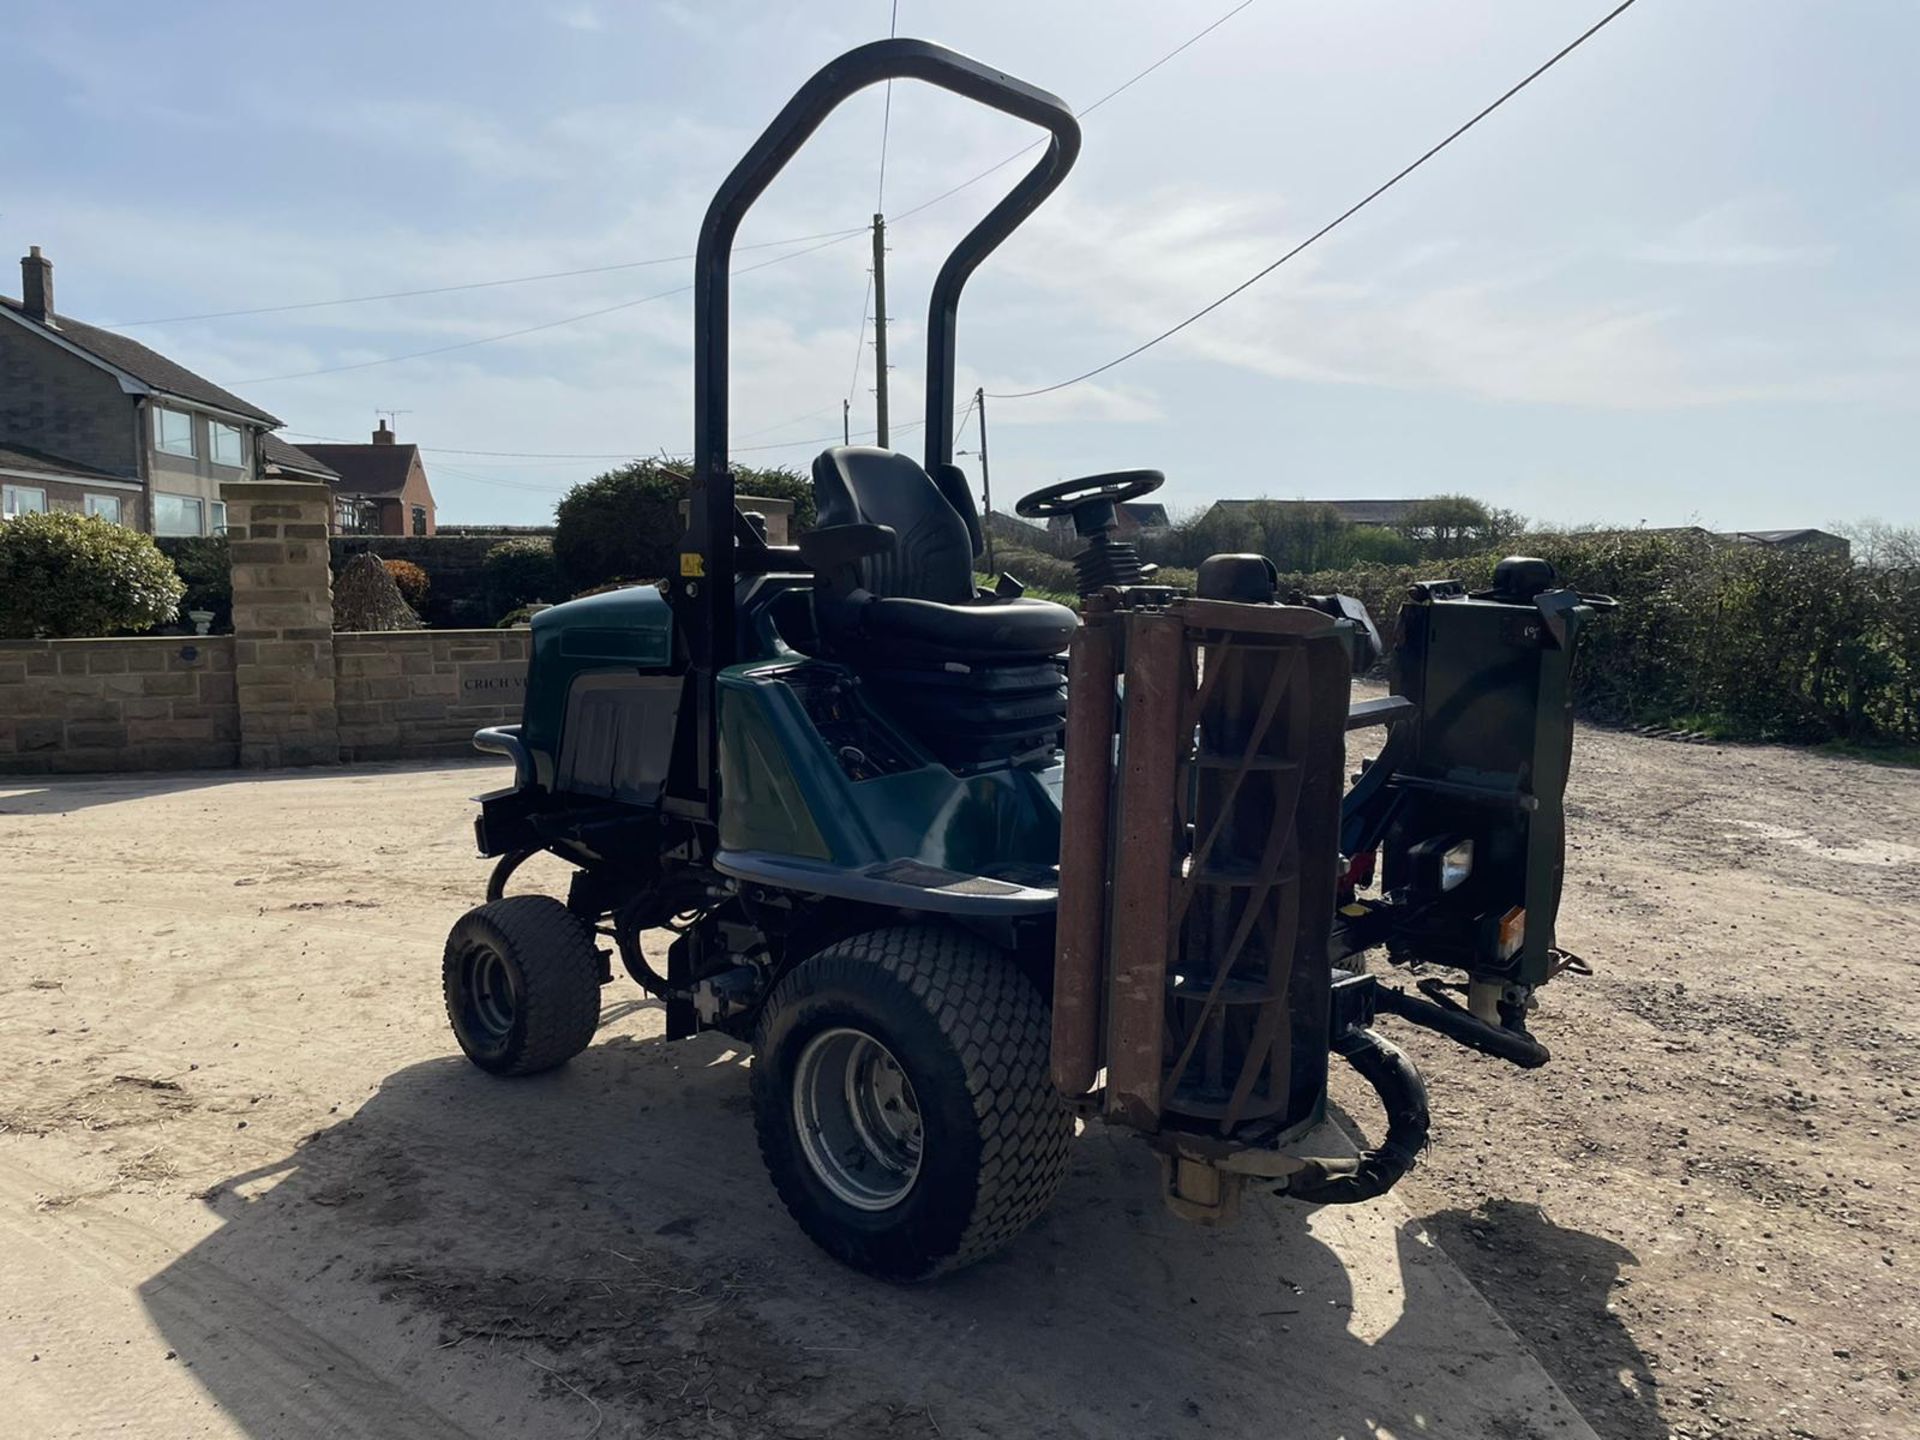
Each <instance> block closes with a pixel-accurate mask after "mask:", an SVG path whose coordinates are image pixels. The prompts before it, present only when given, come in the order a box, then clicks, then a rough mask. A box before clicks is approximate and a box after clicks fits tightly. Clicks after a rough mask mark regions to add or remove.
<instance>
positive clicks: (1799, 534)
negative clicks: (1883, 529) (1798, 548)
mask: <svg viewBox="0 0 1920 1440" xmlns="http://www.w3.org/2000/svg"><path fill="white" fill-rule="evenodd" d="M1733 538H1734V539H1735V540H1745V541H1747V542H1748V543H1749V544H1755V545H1792V544H1795V543H1799V542H1804V541H1807V540H1839V539H1841V538H1842V537H1841V536H1838V535H1835V534H1833V533H1831V532H1830V531H1826V530H1819V529H1814V528H1811V527H1803V528H1801V529H1798V530H1735V531H1734V532H1733Z"/></svg>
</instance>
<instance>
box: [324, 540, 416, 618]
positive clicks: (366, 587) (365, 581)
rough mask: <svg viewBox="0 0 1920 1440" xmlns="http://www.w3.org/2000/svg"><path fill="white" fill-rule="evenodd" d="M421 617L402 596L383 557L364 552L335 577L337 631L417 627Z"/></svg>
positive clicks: (334, 614) (334, 604)
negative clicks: (382, 559) (383, 562)
mask: <svg viewBox="0 0 1920 1440" xmlns="http://www.w3.org/2000/svg"><path fill="white" fill-rule="evenodd" d="M419 626H420V617H419V616H417V615H415V614H414V613H413V610H412V609H411V608H410V607H409V606H408V605H407V602H406V601H405V600H402V599H401V598H400V587H399V586H398V585H396V584H394V583H393V576H391V575H389V574H388V573H387V567H386V566H385V565H384V564H382V563H381V560H380V557H379V556H378V555H374V554H371V553H367V552H363V553H361V554H359V555H355V556H354V557H353V558H352V559H351V560H349V561H347V563H346V564H345V565H343V566H341V567H340V573H339V574H338V575H336V576H334V578H333V628H334V629H336V630H416V629H418V628H419Z"/></svg>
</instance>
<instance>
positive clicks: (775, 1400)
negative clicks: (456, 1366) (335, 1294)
mask: <svg viewBox="0 0 1920 1440" xmlns="http://www.w3.org/2000/svg"><path fill="white" fill-rule="evenodd" d="M593 1258H595V1259H597V1260H598V1261H599V1262H600V1263H598V1264H596V1265H593V1266H592V1267H591V1273H585V1274H572V1273H562V1274H552V1275H548V1274H529V1273H526V1272H523V1271H516V1270H507V1271H496V1270H474V1269H471V1268H453V1267H441V1266H435V1267H424V1268H423V1267H417V1266H415V1267H408V1268H405V1269H394V1270H388V1271H385V1272H382V1273H378V1274H376V1275H374V1276H373V1277H372V1279H373V1281H374V1282H375V1283H376V1284H378V1285H379V1286H380V1287H381V1292H382V1296H383V1298H390V1299H400V1300H404V1301H406V1302H408V1303H410V1304H415V1305H420V1306H423V1307H425V1308H427V1309H429V1310H431V1311H432V1312H433V1313H435V1314H436V1315H438V1316H439V1317H440V1319H441V1324H442V1331H441V1343H442V1344H443V1345H445V1346H447V1347H448V1348H454V1347H459V1346H472V1347H478V1348H481V1349H484V1350H486V1351H487V1352H489V1353H490V1354H496V1355H499V1356H500V1357H502V1358H503V1360H504V1361H505V1363H515V1362H516V1361H517V1362H520V1363H525V1364H529V1365H533V1366H536V1367H537V1368H539V1369H541V1370H543V1371H545V1372H546V1373H547V1374H548V1375H550V1376H551V1377H552V1379H551V1383H552V1384H553V1385H555V1386H564V1387H565V1388H566V1389H567V1390H568V1391H569V1392H570V1393H572V1394H574V1395H576V1396H578V1397H579V1398H580V1399H582V1400H583V1401H585V1402H587V1403H588V1404H590V1405H593V1406H595V1407H596V1409H598V1410H600V1411H602V1412H603V1413H604V1412H605V1411H606V1410H608V1409H617V1410H618V1411H620V1412H622V1413H627V1414H632V1415H637V1416H638V1417H640V1419H641V1423H642V1424H643V1426H644V1427H645V1433H649V1434H655V1435H661V1436H689V1437H692V1436H706V1435H718V1436H723V1437H728V1436H734V1435H740V1434H752V1435H760V1434H767V1433H773V1434H778V1435H794V1436H815V1435H818V1436H822V1437H824V1436H827V1435H836V1436H837V1435H850V1436H863V1435H882V1434H884V1435H900V1434H907V1433H912V1432H910V1431H904V1430H901V1429H899V1428H897V1427H896V1426H894V1425H893V1423H892V1422H893V1417H892V1416H891V1415H889V1416H888V1418H887V1425H886V1427H885V1428H883V1429H879V1430H875V1429H873V1428H871V1427H870V1426H869V1425H868V1424H867V1423H865V1419H863V1417H862V1416H861V1415H860V1414H858V1413H856V1414H854V1415H851V1416H847V1417H843V1418H838V1419H836V1420H835V1421H834V1422H832V1423H831V1424H822V1423H820V1422H818V1421H817V1420H809V1419H806V1418H804V1415H803V1413H802V1412H803V1409H805V1408H811V1406H812V1404H813V1402H814V1397H815V1395H816V1394H817V1392H818V1390H819V1389H820V1385H821V1382H822V1381H823V1380H824V1379H825V1378H826V1376H827V1373H828V1370H829V1368H830V1364H829V1361H830V1359H831V1357H830V1356H829V1355H828V1354H826V1353H821V1354H817V1355H813V1356H808V1355H807V1354H805V1353H804V1352H803V1351H800V1350H798V1349H796V1347H794V1346H793V1345H792V1344H791V1343H790V1342H787V1341H785V1340H782V1339H781V1338H780V1337H779V1336H778V1335H777V1334H776V1333H775V1331H774V1330H773V1329H772V1328H771V1327H769V1326H768V1325H767V1324H766V1323H765V1322H763V1321H762V1320H761V1319H760V1318H759V1317H758V1315H757V1314H755V1312H754V1310H753V1306H752V1299H751V1297H752V1296H753V1295H754V1294H755V1293H757V1291H758V1290H759V1288H760V1287H761V1285H763V1284H764V1281H765V1276H764V1273H762V1274H759V1275H756V1273H755V1267H752V1266H748V1265H744V1264H743V1265H735V1266H723V1267H719V1268H718V1269H716V1268H715V1267H713V1266H705V1265H703V1266H698V1267H695V1266H691V1265H687V1264H684V1263H676V1262H674V1261H673V1260H671V1259H669V1258H666V1257H662V1256H658V1255H650V1254H647V1253H645V1252H644V1251H641V1252H640V1253H632V1252H629V1251H627V1250H622V1249H619V1248H616V1247H609V1248H607V1249H605V1250H603V1251H600V1252H598V1254H597V1255H595V1256H594V1257H593ZM760 1269H761V1270H762V1271H764V1267H760ZM883 1408H884V1407H883ZM865 1418H866V1419H871V1418H872V1417H871V1416H868V1417H865ZM927 1433H931V1431H928V1432H927Z"/></svg>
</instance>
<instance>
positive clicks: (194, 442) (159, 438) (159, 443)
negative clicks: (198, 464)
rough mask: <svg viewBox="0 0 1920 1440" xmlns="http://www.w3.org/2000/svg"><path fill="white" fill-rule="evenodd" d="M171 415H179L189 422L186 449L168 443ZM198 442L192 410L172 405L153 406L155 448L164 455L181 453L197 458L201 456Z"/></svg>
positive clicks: (181, 454)
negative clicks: (168, 422) (168, 423)
mask: <svg viewBox="0 0 1920 1440" xmlns="http://www.w3.org/2000/svg"><path fill="white" fill-rule="evenodd" d="M169 416H177V417H178V418H180V419H182V420H184V421H186V422H187V448H186V449H184V450H181V449H179V448H177V447H176V446H173V445H169V444H168V443H167V417H169ZM198 442H199V437H198V435H197V434H196V433H195V426H194V423H193V412H192V411H191V410H176V409H174V408H173V407H172V406H171V405H155V406H154V407H153V448H154V449H156V450H158V451H159V452H160V453H161V454H162V455H180V456H184V457H185V458H186V459H188V460H197V459H199V458H200V446H199V443H198Z"/></svg>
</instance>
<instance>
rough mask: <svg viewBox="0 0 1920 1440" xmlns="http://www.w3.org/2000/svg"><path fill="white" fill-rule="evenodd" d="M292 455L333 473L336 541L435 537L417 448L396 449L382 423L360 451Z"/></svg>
mask: <svg viewBox="0 0 1920 1440" xmlns="http://www.w3.org/2000/svg"><path fill="white" fill-rule="evenodd" d="M287 448H288V449H292V448H293V447H292V446H289V447H287ZM295 453H296V454H304V455H305V456H307V457H308V458H309V459H311V460H316V461H318V462H319V463H320V465H321V466H323V467H324V468H326V469H329V470H331V471H332V472H333V475H334V478H333V479H332V480H331V481H330V482H329V483H330V484H331V485H332V486H333V530H334V533H335V534H336V535H432V534H433V533H435V530H436V528H437V527H436V526H435V524H434V517H433V489H432V487H431V486H429V485H428V484H427V467H426V464H425V462H423V461H422V460H421V458H420V447H419V446H418V445H402V444H400V443H399V442H398V441H397V440H396V439H395V438H394V434H393V431H391V430H389V429H388V428H387V422H386V421H384V420H382V421H381V422H380V426H379V428H378V429H376V430H375V431H374V432H373V439H372V440H371V441H369V442H368V443H367V444H365V445H302V446H300V447H299V450H297V451H296V452H295Z"/></svg>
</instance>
